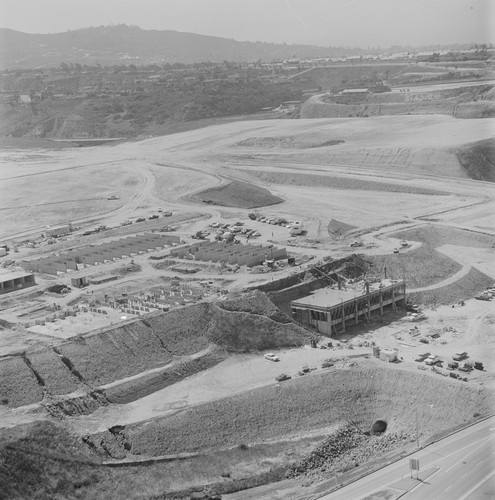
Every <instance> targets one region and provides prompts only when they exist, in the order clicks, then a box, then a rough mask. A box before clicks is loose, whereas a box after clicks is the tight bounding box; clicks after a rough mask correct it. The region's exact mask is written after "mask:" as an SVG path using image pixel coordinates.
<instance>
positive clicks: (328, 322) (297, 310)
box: [291, 280, 406, 336]
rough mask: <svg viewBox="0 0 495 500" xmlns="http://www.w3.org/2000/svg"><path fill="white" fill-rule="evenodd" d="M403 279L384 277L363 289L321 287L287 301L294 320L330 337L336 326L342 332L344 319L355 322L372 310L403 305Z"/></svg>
mask: <svg viewBox="0 0 495 500" xmlns="http://www.w3.org/2000/svg"><path fill="white" fill-rule="evenodd" d="M405 301H406V282H405V281H404V280H397V281H394V280H384V281H383V282H382V283H379V284H377V285H375V286H372V285H368V287H367V290H363V291H359V290H342V289H333V288H321V289H319V290H316V291H315V292H313V293H312V294H311V295H307V296H306V297H301V298H300V299H297V300H293V301H292V302H291V310H292V317H293V319H294V320H295V321H297V322H298V323H301V324H302V325H304V326H308V327H311V328H313V329H315V330H316V331H317V332H319V333H323V334H325V335H328V336H331V335H332V333H336V331H337V330H336V327H337V326H339V327H340V328H341V330H342V331H345V327H346V322H347V323H348V322H349V321H352V322H353V323H355V324H358V323H359V319H360V318H363V317H364V318H367V319H369V318H370V315H371V313H372V312H373V311H376V310H379V311H380V314H383V308H384V307H387V306H391V307H392V308H394V309H395V308H396V307H397V305H405Z"/></svg>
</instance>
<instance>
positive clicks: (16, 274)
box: [0, 271, 36, 294]
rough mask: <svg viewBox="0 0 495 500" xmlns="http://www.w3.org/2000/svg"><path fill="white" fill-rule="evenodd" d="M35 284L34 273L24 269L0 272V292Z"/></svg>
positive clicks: (12, 290) (13, 290)
mask: <svg viewBox="0 0 495 500" xmlns="http://www.w3.org/2000/svg"><path fill="white" fill-rule="evenodd" d="M33 285H36V282H35V281H34V274H33V273H26V272H23V271H13V272H3V273H0V294H2V293H8V292H15V291H16V290H21V289H23V288H26V287H28V286H33Z"/></svg>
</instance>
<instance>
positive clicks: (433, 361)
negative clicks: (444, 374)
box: [425, 354, 440, 366]
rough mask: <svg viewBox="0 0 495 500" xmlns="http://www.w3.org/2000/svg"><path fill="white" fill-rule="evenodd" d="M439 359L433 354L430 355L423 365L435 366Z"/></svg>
mask: <svg viewBox="0 0 495 500" xmlns="http://www.w3.org/2000/svg"><path fill="white" fill-rule="evenodd" d="M439 361H440V359H439V358H438V356H435V355H434V354H430V355H429V356H428V357H427V358H426V359H425V365H430V366H432V365H436V364H437V363H438V362H439Z"/></svg>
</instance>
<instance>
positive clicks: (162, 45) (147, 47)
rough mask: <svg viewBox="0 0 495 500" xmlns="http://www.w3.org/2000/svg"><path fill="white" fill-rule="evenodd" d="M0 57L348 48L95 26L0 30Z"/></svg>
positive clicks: (141, 59)
mask: <svg viewBox="0 0 495 500" xmlns="http://www.w3.org/2000/svg"><path fill="white" fill-rule="evenodd" d="M0 40H1V44H0V46H1V47H3V49H2V50H1V51H0V61H1V64H2V67H1V68H0V69H5V68H33V67H40V66H45V67H46V66H58V65H59V64H61V63H62V62H64V61H65V62H74V63H80V64H94V63H95V62H96V61H98V62H99V63H100V64H102V65H110V64H122V63H123V62H124V63H126V64H127V63H129V61H132V62H133V63H134V64H136V65H138V64H153V63H157V64H161V63H163V62H168V63H175V62H181V63H194V62H200V61H211V62H222V61H223V60H228V61H253V60H254V61H256V60H258V59H263V60H272V59H274V58H277V59H284V58H289V57H294V56H296V57H324V56H326V57H328V56H330V55H333V54H335V53H338V54H342V53H353V52H354V51H353V50H350V49H338V50H337V49H333V50H332V49H328V48H323V47H316V46H311V45H286V44H276V43H263V42H238V41H235V40H231V39H227V38H220V37H215V36H207V35H198V34H195V33H182V32H179V31H172V30H166V31H158V30H142V29H140V28H138V27H137V26H126V25H125V24H120V25H117V26H98V27H92V28H84V29H79V30H74V31H66V32H63V33H50V34H30V33H22V32H20V31H14V30H10V29H5V28H2V29H0Z"/></svg>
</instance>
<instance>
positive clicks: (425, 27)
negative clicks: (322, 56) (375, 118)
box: [0, 0, 495, 47]
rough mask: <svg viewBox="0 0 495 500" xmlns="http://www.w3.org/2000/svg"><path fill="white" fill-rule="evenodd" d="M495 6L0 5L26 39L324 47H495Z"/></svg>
mask: <svg viewBox="0 0 495 500" xmlns="http://www.w3.org/2000/svg"><path fill="white" fill-rule="evenodd" d="M494 16H495V0H0V26H1V27H4V28H12V29H15V30H18V31H25V32H28V33H56V32H60V31H67V30H73V29H78V28H85V27H88V26H100V25H108V24H120V23H125V24H133V25H137V26H139V27H140V28H143V29H160V30H165V29H171V30H177V31H188V32H193V33H201V34H205V35H215V36H221V37H225V38H233V39H235V40H250V41H258V40H259V41H265V42H286V43H305V44H314V45H321V46H330V45H332V46H335V45H344V46H360V47H367V46H377V45H379V46H381V47H388V46H390V45H393V44H400V45H406V44H410V45H426V44H441V43H457V42H459V43H472V42H477V43H487V42H495V23H494Z"/></svg>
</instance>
